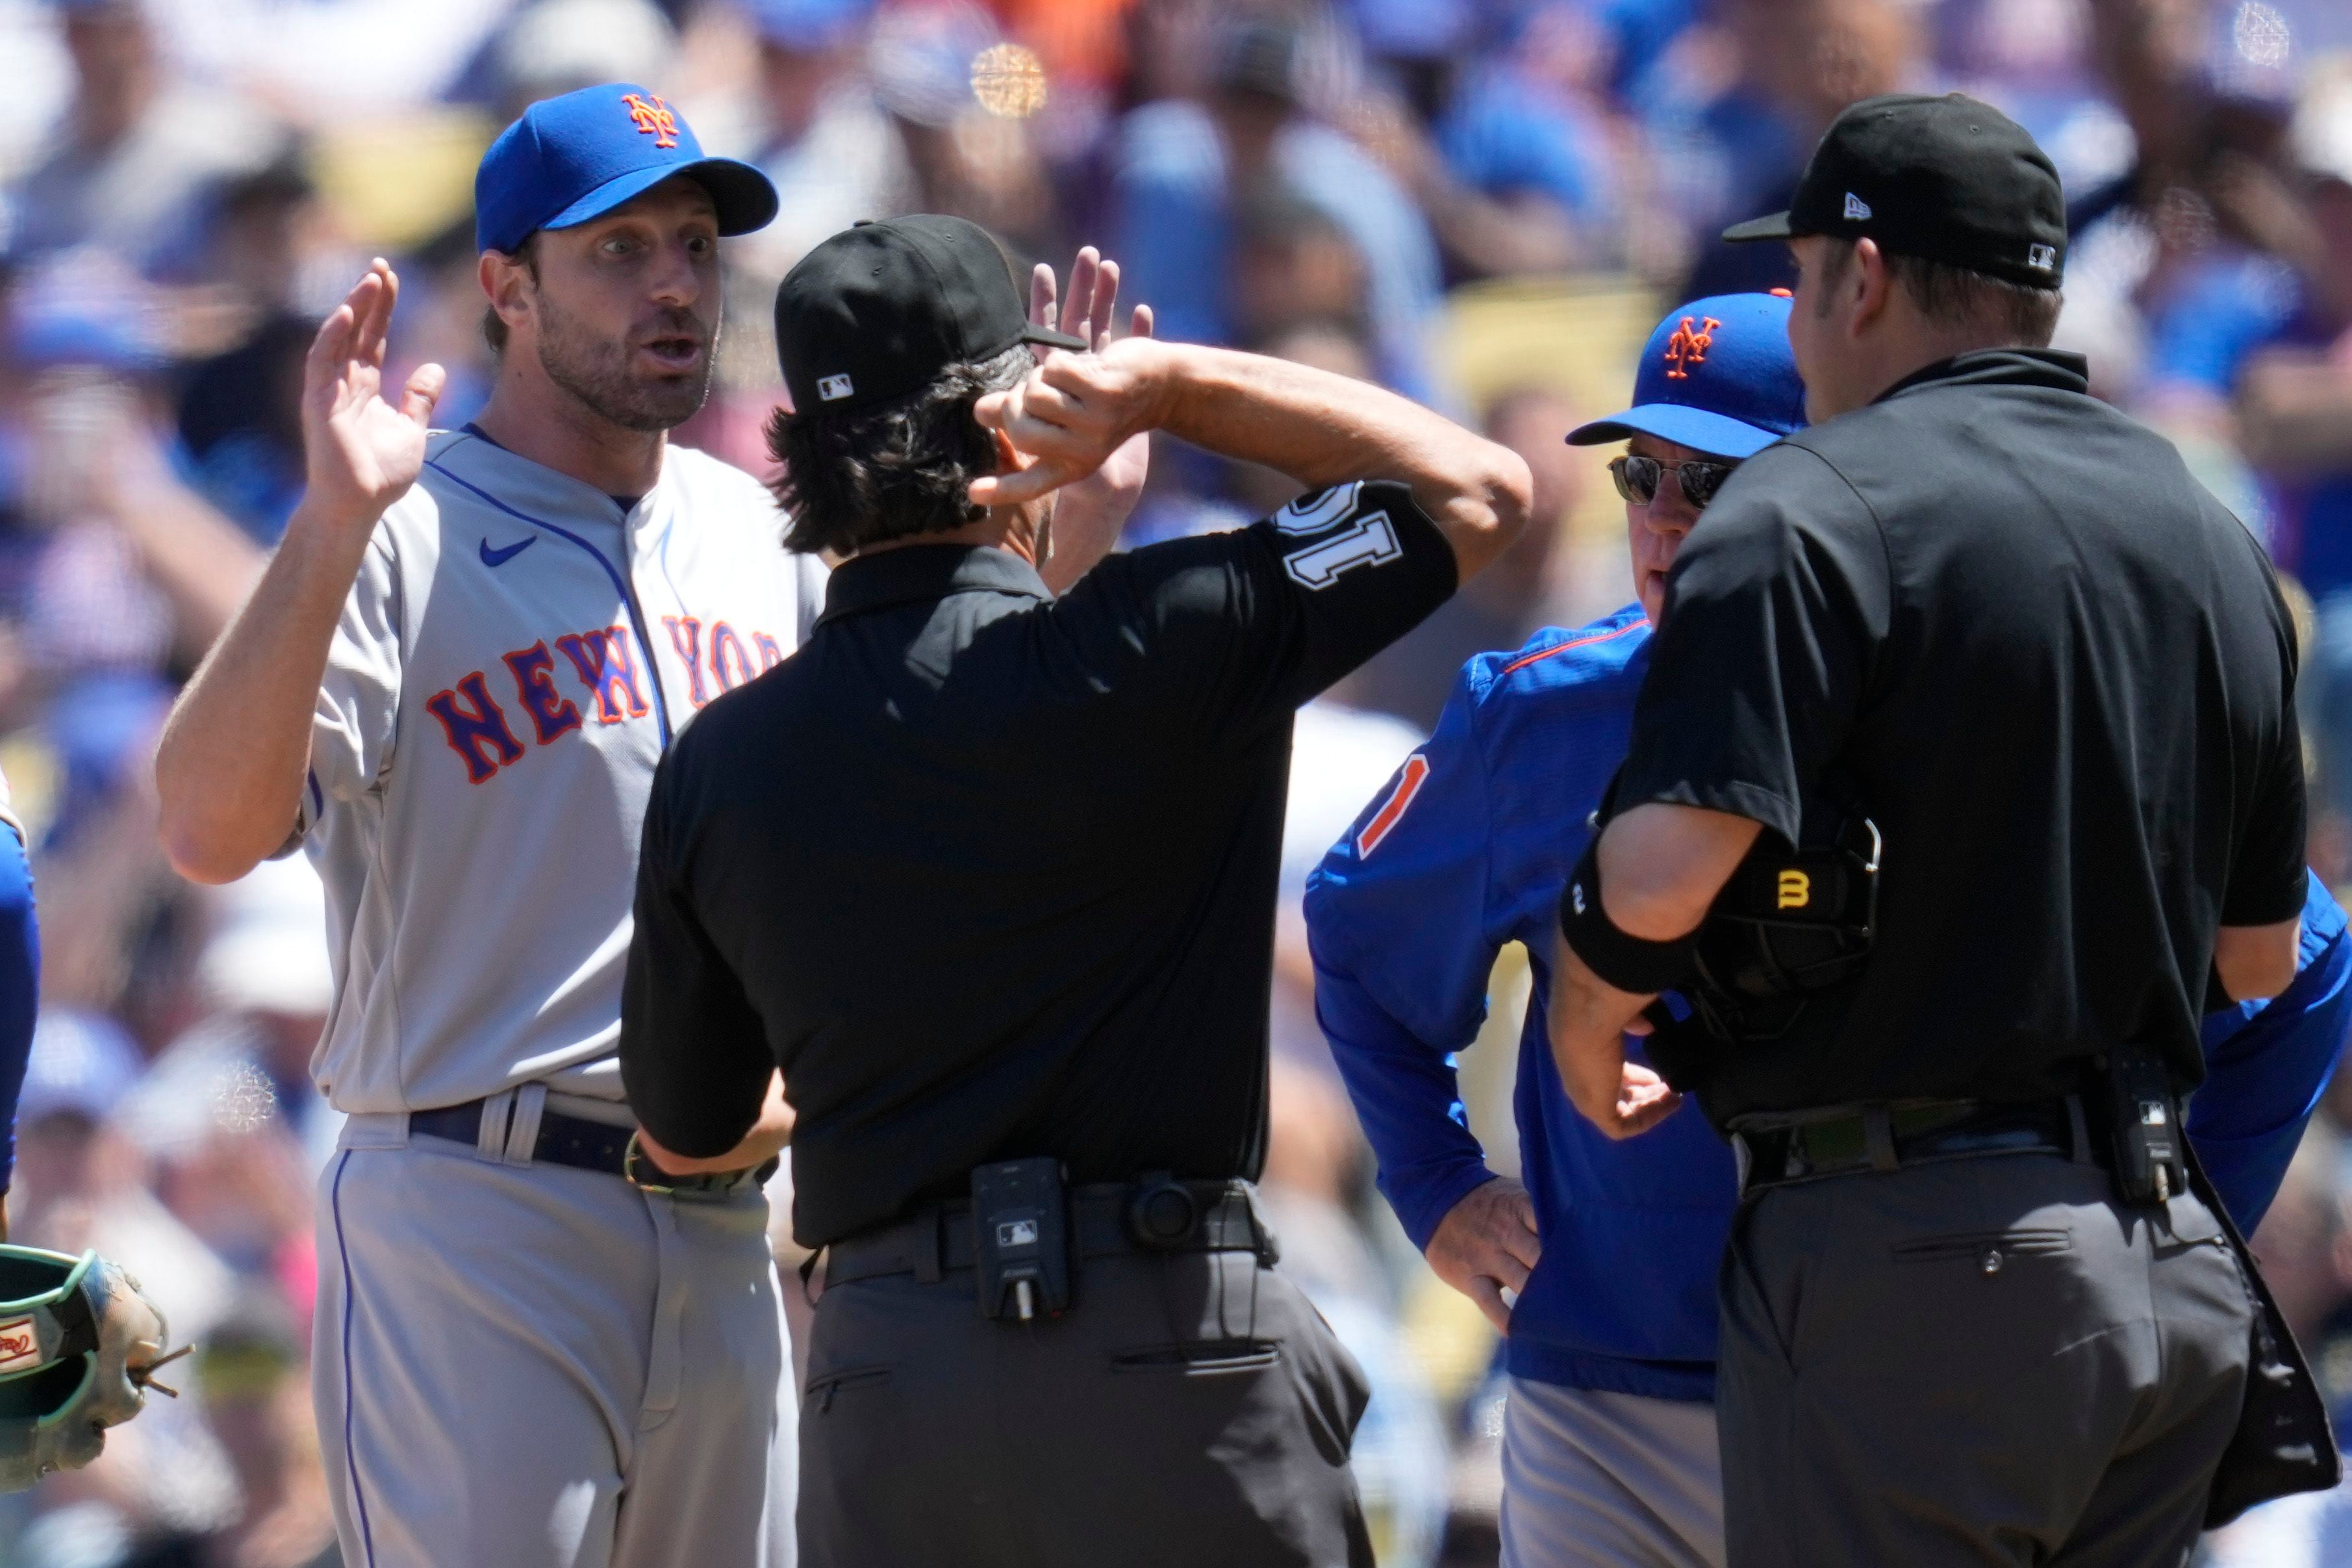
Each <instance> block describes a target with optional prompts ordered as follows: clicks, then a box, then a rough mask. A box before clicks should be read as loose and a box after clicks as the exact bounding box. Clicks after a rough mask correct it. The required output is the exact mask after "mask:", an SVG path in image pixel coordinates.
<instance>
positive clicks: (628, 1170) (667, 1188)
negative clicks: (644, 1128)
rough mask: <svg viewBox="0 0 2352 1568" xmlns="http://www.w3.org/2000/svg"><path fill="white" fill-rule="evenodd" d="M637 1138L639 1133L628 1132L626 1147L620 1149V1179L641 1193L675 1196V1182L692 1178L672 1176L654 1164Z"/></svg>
mask: <svg viewBox="0 0 2352 1568" xmlns="http://www.w3.org/2000/svg"><path fill="white" fill-rule="evenodd" d="M638 1140H639V1134H637V1133H635V1132H632V1133H630V1134H629V1145H628V1147H627V1148H625V1149H624V1150H622V1151H621V1176H622V1179H623V1180H625V1181H626V1182H627V1183H628V1184H629V1185H631V1186H633V1187H635V1188H636V1189H637V1191H639V1192H641V1193H652V1194H655V1195H656V1196H658V1197H666V1198H667V1197H676V1196H677V1192H678V1186H677V1184H678V1183H679V1182H681V1181H687V1180H691V1179H692V1178H690V1177H679V1176H673V1175H671V1174H670V1173H668V1172H667V1171H665V1170H663V1169H662V1168H661V1167H660V1166H659V1165H656V1164H655V1163H653V1162H652V1161H651V1160H649V1159H647V1158H646V1148H645V1145H644V1144H643V1143H642V1142H639V1141H638Z"/></svg>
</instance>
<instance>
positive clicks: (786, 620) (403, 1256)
mask: <svg viewBox="0 0 2352 1568" xmlns="http://www.w3.org/2000/svg"><path fill="white" fill-rule="evenodd" d="M426 453H427V457H426V462H425V472H424V475H423V477H422V478H421V479H419V480H418V482H417V484H416V486H415V489H412V490H411V491H410V492H409V493H408V494H407V495H406V496H404V498H402V499H401V500H400V501H398V502H397V503H396V504H394V506H393V507H392V508H391V509H390V510H388V511H387V512H386V513H385V514H384V517H383V521H381V522H380V523H379V524H378V525H377V528H376V530H375V533H374V536H373V539H372V541H371V542H370V543H369V547H368V551H367V555H366V559H365V561H364V562H363V563H362V566H361V568H360V571H359V574H358V577H357V579H356V581H355V582H354V583H353V584H352V591H351V595H350V597H349V598H348V599H347V600H346V602H345V605H344V610H343V616H342V619H341V624H340V626H338V627H337V629H336V633H335V637H334V642H333V646H332V648H331V652H330V655H329V658H328V665H327V670H326V675H325V679H324V680H323V681H322V682H321V685H320V692H319V705H318V710H317V716H316V719H315V721H314V722H313V724H312V726H311V740H310V780H309V784H308V787H307V789H306V790H305V792H304V799H303V804H302V809H301V823H300V826H301V829H302V833H303V837H304V838H305V841H306V844H307V847H308V848H309V850H310V855H311V858H313V860H314V861H315V862H316V863H317V865H318V867H319V870H320V875H321V877H322V879H324V881H325V883H326V887H327V900H328V918H329V924H330V930H329V942H330V946H331V949H332V950H333V952H334V958H335V1000H334V1005H333V1010H332V1012H331V1015H330V1017H329V1021H328V1025H327V1030H326V1034H325V1037H324V1038H323V1039H322V1040H321V1042H320V1047H319V1050H318V1054H317V1056H316V1058H314V1060H313V1063H312V1068H313V1071H314V1072H315V1074H316V1075H317V1077H318V1079H319V1083H320V1088H321V1089H324V1090H325V1092H326V1094H327V1096H328V1098H329V1100H331V1101H332V1102H333V1104H334V1105H335V1106H336V1107H337V1108H338V1109H339V1110H343V1111H345V1112H347V1113H349V1121H347V1122H346V1124H345V1126H344V1129H343V1132H342V1136H341V1144H340V1152H339V1153H338V1154H337V1156H336V1159H335V1161H334V1162H333V1163H332V1164H331V1165H330V1166H329V1168H328V1170H327V1172H326V1173H325V1175H324V1177H323V1178H322V1182H321V1186H320V1211H319V1257H320V1310H319V1313H318V1317H317V1327H316V1345H315V1354H314V1360H313V1364H312V1374H313V1381H312V1388H313V1395H314V1398H315V1400H316V1405H317V1409H318V1413H319V1417H320V1435H321V1436H322V1437H323V1438H324V1439H325V1442H326V1445H327V1474H328V1478H329V1486H330V1492H331V1496H332V1499H333V1501H334V1506H335V1514H336V1524H337V1530H338V1533H339V1535H340V1537H341V1542H342V1547H343V1552H344V1556H345V1560H346V1561H347V1562H351V1563H354V1564H362V1565H364V1568H436V1565H438V1564H443V1563H459V1562H480V1563H490V1562H496V1563H501V1564H506V1565H511V1568H688V1565H689V1564H699V1563H743V1564H746V1565H747V1568H787V1565H788V1564H789V1563H790V1561H791V1555H792V1498H793V1444H792V1425H791V1420H790V1417H789V1414H788V1413H789V1411H790V1410H791V1408H792V1391H791V1387H790V1385H789V1384H786V1383H784V1382H783V1378H784V1376H785V1371H784V1369H785V1367H786V1365H787V1364H788V1361H787V1358H786V1356H785V1354H784V1350H783V1344H784V1335H783V1330H782V1315H781V1309H780V1296H779V1292H778V1289H777V1283H776V1276H775V1268H774V1265H773V1262H772V1259H771V1258H770V1256H769V1252H768V1246H767V1241H766V1238H765V1235H764V1229H765V1221H766V1216H767V1209H766V1205H765V1203H764V1201H763V1200H762V1199H761V1195H760V1194H759V1193H758V1192H757V1190H756V1189H748V1190H745V1191H742V1192H740V1193H738V1194H735V1195H733V1196H732V1197H731V1198H730V1199H729V1200H728V1201H726V1202H724V1203H710V1202H695V1201H690V1200H688V1199H683V1198H671V1197H668V1196H665V1195H662V1194H653V1193H646V1192H641V1191H640V1190H639V1189H637V1188H635V1187H634V1186H631V1185H630V1184H627V1183H625V1182H624V1181H622V1180H621V1179H620V1178H619V1177H617V1176H614V1175H607V1174H604V1173H596V1172H589V1171H580V1170H573V1169H570V1168H568V1167H564V1166H561V1165H540V1164H536V1163H533V1159H532V1151H533V1148H534V1141H535V1136H536V1132H537V1130H538V1127H539V1125H540V1118H541V1114H542V1113H543V1112H544V1111H545V1110H549V1109H561V1110H566V1111H569V1112H570V1113H572V1114H573V1115H583V1114H584V1115H589V1116H592V1117H596V1118H599V1119H602V1120H604V1121H625V1120H626V1119H627V1115H628V1113H627V1110H626V1109H625V1106H623V1105H621V1104H619V1103H617V1102H618V1101H619V1100H621V1098H622V1096H621V1087H620V1076H619V1072H618V1069H617V1064H616V1063H615V1062H614V1057H613V1052H614V1046H615V1044H616V1041H617V1038H618V1035H619V1031H620V1007H621V976H622V970H623V966H624V960H625V957H626V955H627V952H628V947H629V934H630V905H631V900H632V897H633V894H634V890H635V877H636V864H637V842H638V835H639V830H640V827H641V825H642V821H643V817H644V814H645V803H646V795H647V792H648V791H649V790H650V789H651V787H652V784H653V777H654V769H655V766H656V763H658V762H659V761H660V759H661V754H662V752H663V750H664V748H665V747H666V746H667V744H668V743H669V741H670V739H671V737H672V736H673V735H675V734H676V733H677V730H678V729H679V728H680V727H682V726H683V725H685V724H687V723H688V722H689V721H691V720H692V719H693V717H694V714H695V711H696V710H698V709H699V708H700V707H702V705H703V704H705V703H706V702H708V701H709V700H711V699H712V698H713V697H715V696H717V695H718V694H719V692H721V691H724V690H726V689H729V688H730V687H734V686H739V685H740V684H742V683H743V682H744V681H746V680H749V679H751V678H752V677H753V676H755V675H757V674H758V673H759V672H760V671H761V670H762V669H765V668H768V667H770V666H772V665H773V664H775V663H776V662H778V661H779V660H781V659H782V658H784V656H785V655H786V654H788V653H789V652H791V651H792V650H793V648H794V647H797V646H799V643H800V640H801V637H802V636H803V632H804V631H805V629H806V628H807V627H808V626H810V625H811V624H812V623H813V622H814V618H815V615H816V612H817V610H818V608H819V607H820V602H821V599H822V591H823V571H822V568H821V567H819V566H818V565H817V564H816V563H814V562H812V561H807V560H803V559H799V558H794V557H790V556H787V555H785V554H784V553H783V552H782V547H781V545H780V542H779V538H778V536H779V531H780V527H781V523H780V519H779V515H778V513H777V510H776V508H775V505H774V502H773V501H772V500H771V499H770V498H769V496H768V494H767V493H766V491H764V490H763V489H761V487H760V486H759V484H758V483H757V482H756V481H755V480H753V479H751V477H750V476H749V475H746V474H743V473H740V472H739V471H737V470H736V469H734V468H729V467H728V466H727V465H725V464H724V463H720V462H719V461H717V460H715V459H713V458H708V457H705V456H703V455H702V454H700V453H698V452H694V451H690V450H687V449H684V448H681V447H676V446H672V447H669V448H668V451H667V455H666V457H665V458H664V459H663V465H662V472H661V478H660V480H659V482H658V483H656V485H655V487H654V489H653V490H652V491H651V492H650V493H648V494H646V495H645V496H642V497H613V496H608V495H604V494H603V493H601V492H600V491H598V490H596V489H593V488H592V487H590V486H588V485H585V484H583V483H581V482H580V481H578V480H576V479H569V478H567V477H565V476H564V475H562V474H559V473H556V472H554V471H552V470H551V469H549V468H542V467H541V466H540V465H538V464H536V463H533V462H530V461H528V460H527V459H525V458H520V457H517V456H515V455H514V454H512V453H510V452H508V451H506V450H504V449H503V448H501V447H499V446H497V445H496V444H495V443H493V442H491V441H490V440H489V439H488V438H487V437H483V436H480V435H478V434H475V433H469V432H452V433H446V434H436V435H435V436H434V437H432V438H431V439H430V441H429V442H428V444H427V447H426ZM467 1100H487V1102H488V1103H487V1106H486V1110H485V1112H484V1114H483V1116H482V1118H481V1122H482V1126H483V1129H484V1131H483V1134H482V1137H481V1139H480V1140H479V1142H478V1144H476V1145H466V1144H460V1143H456V1142H446V1141H444V1140H441V1139H438V1138H435V1137H431V1136H427V1135H415V1136H412V1134H411V1131H410V1128H409V1120H408V1115H407V1113H408V1112H410V1111H413V1110H431V1109H436V1108H439V1107H443V1106H449V1105H456V1104H460V1103H463V1102H465V1101H467Z"/></svg>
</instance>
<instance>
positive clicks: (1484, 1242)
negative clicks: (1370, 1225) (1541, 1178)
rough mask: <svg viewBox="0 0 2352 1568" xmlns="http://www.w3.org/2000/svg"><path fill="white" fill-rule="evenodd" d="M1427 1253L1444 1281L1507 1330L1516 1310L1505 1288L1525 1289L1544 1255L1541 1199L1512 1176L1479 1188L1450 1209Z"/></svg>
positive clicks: (1495, 1180)
mask: <svg viewBox="0 0 2352 1568" xmlns="http://www.w3.org/2000/svg"><path fill="white" fill-rule="evenodd" d="M1422 1255H1423V1257H1425V1258H1428V1259H1429V1267H1430V1268H1432V1269H1433V1270H1435V1271H1436V1274H1437V1277H1438V1278H1439V1279H1443V1280H1444V1281H1445V1282H1446V1283H1447V1284H1448V1285H1451V1286H1453V1287H1454V1289H1456V1290H1459V1291H1461V1292H1462V1293H1463V1294H1464V1295H1465V1296H1467V1297H1469V1298H1470V1300H1473V1301H1475V1302H1476V1303H1477V1306H1478V1310H1480V1311H1482V1312H1484V1313H1486V1321H1488V1322H1490V1323H1492V1324H1494V1325H1495V1329H1496V1332H1498V1333H1501V1332H1507V1331H1509V1329H1510V1326H1511V1309H1510V1307H1509V1305H1508V1304H1507V1303H1506V1302H1505V1301H1504V1300H1503V1292H1504V1291H1506V1290H1508V1291H1510V1292H1512V1294H1513V1295H1515V1296H1516V1295H1517V1293H1518V1292H1520V1291H1522V1290H1525V1289H1527V1288H1528V1275H1529V1274H1531V1273H1533V1272H1534V1270H1535V1266H1536V1259H1537V1258H1540V1257H1542V1256H1543V1243H1542V1242H1541V1241H1539V1240H1538V1239H1537V1237H1536V1205H1535V1200H1534V1199H1533V1198H1531V1197H1529V1196H1528V1190H1527V1188H1525V1187H1523V1186H1521V1185H1519V1184H1518V1183H1517V1182H1515V1181H1513V1180H1511V1178H1510V1177H1508V1176H1496V1177H1495V1178H1494V1179H1493V1180H1492V1181H1489V1182H1488V1183H1487V1184H1486V1185H1485V1186H1482V1187H1473V1188H1471V1189H1470V1191H1469V1192H1468V1193H1466V1194H1464V1195H1463V1198H1462V1201H1461V1202H1459V1203H1457V1204H1455V1205H1454V1206H1453V1207H1452V1208H1450V1209H1448V1210H1446V1211H1445V1217H1444V1219H1442V1220H1439V1221H1438V1222H1437V1228H1436V1229H1435V1230H1434V1231H1433V1232H1431V1233H1430V1237H1429V1245H1428V1246H1427V1247H1424V1248H1423V1249H1422Z"/></svg>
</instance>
